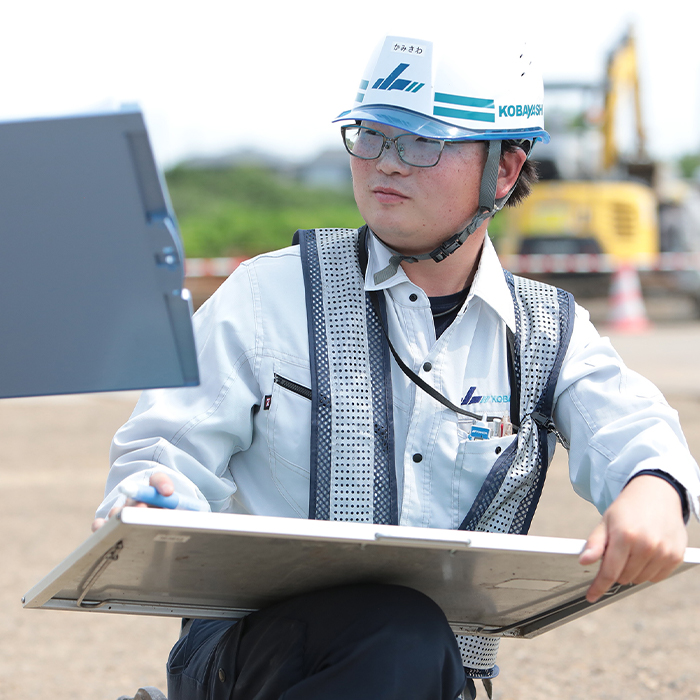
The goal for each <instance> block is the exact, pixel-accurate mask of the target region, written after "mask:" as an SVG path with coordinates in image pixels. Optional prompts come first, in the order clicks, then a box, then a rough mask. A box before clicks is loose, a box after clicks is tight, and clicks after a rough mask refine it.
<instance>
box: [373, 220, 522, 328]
mask: <svg viewBox="0 0 700 700" xmlns="http://www.w3.org/2000/svg"><path fill="white" fill-rule="evenodd" d="M367 242H368V261H367V270H366V272H365V289H366V290H367V291H368V292H373V291H379V290H382V289H390V288H392V287H396V286H397V285H399V284H402V283H405V282H407V283H409V284H412V282H411V281H410V280H409V279H408V277H407V275H406V273H405V272H404V270H403V268H401V267H399V269H398V271H397V272H396V274H395V275H393V276H392V277H390V278H389V279H388V280H386V281H384V282H382V283H381V284H375V283H374V273H375V272H378V271H379V270H383V269H384V268H385V267H386V266H387V265H388V264H389V258H390V257H391V256H392V255H393V252H392V251H391V250H390V249H389V248H387V246H385V245H384V243H382V241H380V240H379V238H377V236H376V235H375V234H374V233H372V231H371V230H370V231H369V235H368V236H367ZM474 297H476V298H478V299H481V301H483V302H484V303H486V304H488V306H490V307H491V308H492V309H493V310H494V311H495V312H496V314H498V316H500V317H501V318H502V319H503V321H504V322H505V324H506V325H507V326H508V327H509V328H510V329H511V330H512V331H515V311H514V309H513V297H512V296H511V293H510V288H509V287H508V284H507V282H506V279H505V276H504V274H503V268H502V267H501V263H500V261H499V259H498V255H497V254H496V249H495V248H494V247H493V243H492V242H491V239H490V238H489V236H488V233H487V234H486V237H485V238H484V247H483V248H482V251H481V257H480V258H479V266H478V268H477V270H476V275H475V276H474V282H473V283H472V287H471V290H470V292H469V296H468V297H467V303H466V304H465V306H464V308H463V309H462V312H460V313H464V311H465V310H466V309H467V308H468V306H469V303H470V302H471V300H472V299H473V298H474Z"/></svg>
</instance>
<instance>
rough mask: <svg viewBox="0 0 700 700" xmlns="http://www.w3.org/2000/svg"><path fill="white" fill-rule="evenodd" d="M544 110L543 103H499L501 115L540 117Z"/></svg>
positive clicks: (499, 114)
mask: <svg viewBox="0 0 700 700" xmlns="http://www.w3.org/2000/svg"><path fill="white" fill-rule="evenodd" d="M543 112H544V106H543V105H499V106H498V116H499V117H526V118H527V119H529V118H530V117H539V116H542V114H543Z"/></svg>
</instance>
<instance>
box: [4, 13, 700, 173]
mask: <svg viewBox="0 0 700 700" xmlns="http://www.w3.org/2000/svg"><path fill="white" fill-rule="evenodd" d="M693 6H694V3H692V2H689V0H665V2H663V3H659V2H651V0H636V1H631V0H630V1H628V0H607V1H605V0H587V2H585V3H568V2H566V1H565V0H556V1H555V0H533V1H531V2H528V1H527V0H522V2H514V1H513V0H488V1H487V2H483V1H482V2H472V1H471V0H461V1H459V2H457V1H456V0H431V1H426V0H422V1H418V0H403V1H402V2H388V1H387V0H351V1H348V2H335V1H334V0H294V2H290V1H289V0H287V1H282V0H267V1H266V0H246V1H245V2H242V1H240V0H198V1H197V2H194V1H192V0H191V1H190V2H182V1H181V0H168V1H167V2H166V1H165V0H119V1H118V2H99V1H96V0H59V1H58V2H57V1H56V0H22V2H15V3H9V2H7V3H4V9H2V10H0V65H1V66H3V70H2V71H1V72H0V120H13V119H19V118H26V117H36V116H45V115H61V114H71V113H84V112H86V111H88V112H89V111H95V110H104V109H112V108H117V107H119V106H120V105H122V104H137V105H139V106H140V108H141V109H142V110H143V112H144V116H145V119H146V123H147V126H148V129H149V133H150V137H151V141H152V143H153V147H154V151H155V154H156V158H157V160H158V162H159V163H160V165H161V166H162V167H169V166H171V165H174V164H175V163H177V162H179V161H181V160H184V159H186V158H188V157H192V156H201V155H219V154H224V153H227V152H231V151H233V150H236V149H240V148H256V149H262V150H264V151H268V152H271V153H275V154H277V155H279V156H281V157H283V158H288V159H290V160H294V159H304V158H309V157H312V156H314V155H316V154H317V153H319V152H321V151H322V150H324V149H326V148H329V147H337V146H338V144H340V138H339V134H338V127H337V125H334V124H331V120H332V119H333V118H334V117H335V116H336V115H337V114H338V113H339V112H341V111H343V110H345V109H349V108H350V107H351V106H352V98H353V96H354V94H355V92H356V87H357V85H358V83H359V80H360V77H361V73H362V72H363V68H364V66H365V64H366V62H367V59H368V58H369V55H370V53H371V51H372V49H373V48H374V46H375V45H376V44H377V43H378V41H379V40H380V39H381V37H382V36H383V35H384V34H393V33H397V34H403V33H404V32H405V33H406V34H407V35H409V36H411V35H412V36H416V34H420V32H422V31H426V32H430V33H431V34H432V35H435V36H440V33H441V32H444V31H445V28H451V30H454V27H456V26H461V27H463V36H464V41H465V51H468V47H469V37H470V35H472V33H474V32H486V33H490V34H491V35H492V36H493V50H494V52H497V51H498V47H499V45H501V44H502V42H506V41H508V39H509V37H513V36H515V35H518V34H520V35H522V34H525V36H526V37H527V41H528V44H529V45H530V46H531V47H533V48H534V49H535V51H536V52H537V54H538V55H539V57H540V63H541V65H542V68H543V72H544V77H545V80H562V79H566V80H586V81H598V80H600V79H601V78H602V76H603V74H604V70H605V63H606V56H607V54H608V51H609V50H610V49H611V48H612V47H613V46H614V45H615V44H616V43H617V42H618V41H619V40H620V38H621V36H622V35H623V33H624V31H625V30H626V28H627V27H628V26H630V25H632V26H633V27H634V30H635V34H636V38H637V48H638V53H639V63H640V68H639V72H640V80H641V89H642V101H643V113H644V119H645V124H646V130H647V132H648V147H649V150H650V152H651V154H652V156H653V157H654V158H656V159H660V160H669V159H672V158H674V157H677V156H679V155H681V154H683V153H688V152H697V151H700V51H698V50H697V45H698V43H700V42H699V39H700V36H699V35H700V30H699V29H698V27H697V24H698V23H697V21H696V20H697V18H696V17H693V16H690V15H689V13H688V8H689V7H691V8H692V7H693ZM496 8H497V9H496ZM691 12H692V10H691ZM545 110H546V106H545Z"/></svg>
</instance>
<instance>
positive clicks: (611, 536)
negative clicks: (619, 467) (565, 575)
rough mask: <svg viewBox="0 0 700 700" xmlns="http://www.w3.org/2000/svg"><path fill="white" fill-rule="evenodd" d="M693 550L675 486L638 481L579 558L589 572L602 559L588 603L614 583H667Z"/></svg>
mask: <svg viewBox="0 0 700 700" xmlns="http://www.w3.org/2000/svg"><path fill="white" fill-rule="evenodd" d="M687 544H688V533H687V531H686V528H685V523H684V522H683V510H682V506H681V502H680V499H679V498H678V492H677V491H676V490H675V489H674V488H673V486H671V484H669V483H668V482H667V481H664V480H663V479H660V478H659V477H656V476H652V475H642V476H638V477H637V478H636V479H632V481H630V482H629V484H627V486H625V488H624V489H623V490H622V492H621V493H620V495H619V496H618V497H617V498H616V499H615V501H614V502H613V503H612V505H611V506H610V507H609V508H608V509H607V510H606V511H605V513H604V515H603V520H602V521H601V523H600V524H599V525H598V526H597V527H596V528H595V529H594V530H593V532H592V533H591V535H590V537H589V538H588V541H587V542H586V546H585V547H584V550H583V552H582V554H581V556H580V557H579V562H580V563H581V564H582V565H583V566H589V565H590V564H593V563H594V562H596V561H598V560H599V559H601V558H602V562H601V565H600V570H599V571H598V575H597V576H596V578H595V580H594V581H593V583H592V584H591V587H590V588H589V589H588V592H587V593H586V600H588V602H589V603H595V602H596V601H597V600H599V599H600V598H601V597H602V596H603V595H604V594H605V592H606V591H607V590H608V589H609V588H610V587H611V586H612V585H613V584H614V583H621V584H628V583H644V582H645V581H651V582H653V583H656V582H658V581H662V580H663V579H665V578H666V577H667V576H669V575H670V574H671V573H672V572H673V570H674V569H675V568H676V567H677V566H678V565H679V564H680V563H681V562H682V561H683V555H684V553H685V548H686V546H687Z"/></svg>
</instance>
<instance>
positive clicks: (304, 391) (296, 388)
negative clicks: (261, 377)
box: [274, 374, 311, 401]
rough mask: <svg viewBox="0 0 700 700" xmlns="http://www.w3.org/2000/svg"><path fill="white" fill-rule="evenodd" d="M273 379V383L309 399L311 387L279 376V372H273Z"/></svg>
mask: <svg viewBox="0 0 700 700" xmlns="http://www.w3.org/2000/svg"><path fill="white" fill-rule="evenodd" d="M274 381H275V384H279V385H280V386H281V387H282V388H283V389H287V390H289V391H291V392H293V393H294V394H299V396H303V397H304V398H305V399H308V400H309V401H311V389H309V388H308V387H305V386H304V385H303V384H297V383H296V382H293V381H292V380H291V379H285V378H284V377H281V376H280V375H279V374H275V380H274Z"/></svg>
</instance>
